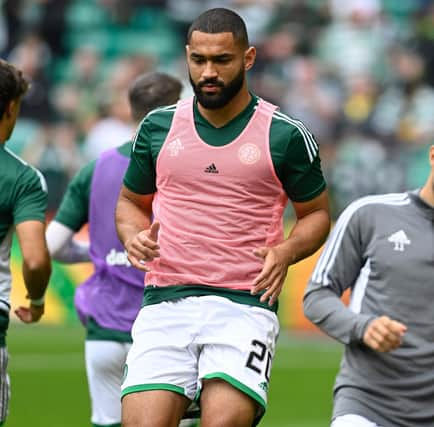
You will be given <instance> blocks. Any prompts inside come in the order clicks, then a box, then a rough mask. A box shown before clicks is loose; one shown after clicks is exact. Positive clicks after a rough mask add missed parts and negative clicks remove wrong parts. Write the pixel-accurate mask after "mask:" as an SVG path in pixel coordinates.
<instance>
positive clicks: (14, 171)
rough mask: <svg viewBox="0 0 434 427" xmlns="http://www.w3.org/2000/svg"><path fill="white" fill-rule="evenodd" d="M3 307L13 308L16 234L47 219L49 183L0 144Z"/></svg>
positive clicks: (0, 296)
mask: <svg viewBox="0 0 434 427" xmlns="http://www.w3.org/2000/svg"><path fill="white" fill-rule="evenodd" d="M0 165H1V171H0V310H2V311H6V312H8V311H9V308H10V305H9V300H10V289H11V273H10V266H9V262H10V252H11V244H12V234H13V231H14V228H15V226H16V225H17V224H19V223H22V222H24V221H41V222H45V212H46V209H47V185H46V183H45V179H44V177H43V176H42V174H41V172H39V171H38V170H37V169H35V168H34V167H33V166H30V165H29V164H27V163H26V162H25V161H24V160H22V159H20V158H19V157H18V156H16V155H15V154H13V153H12V152H11V151H10V150H9V149H8V148H6V147H5V146H4V145H2V146H0Z"/></svg>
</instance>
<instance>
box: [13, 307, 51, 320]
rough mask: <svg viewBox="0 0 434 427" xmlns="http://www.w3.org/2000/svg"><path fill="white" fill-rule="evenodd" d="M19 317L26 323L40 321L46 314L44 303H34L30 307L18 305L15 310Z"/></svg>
mask: <svg viewBox="0 0 434 427" xmlns="http://www.w3.org/2000/svg"><path fill="white" fill-rule="evenodd" d="M15 314H16V315H17V317H18V318H19V319H20V320H21V321H22V322H24V323H34V322H38V321H39V319H40V318H41V317H42V315H43V314H44V304H42V305H32V304H30V306H29V307H23V306H21V307H18V308H17V309H16V310H15Z"/></svg>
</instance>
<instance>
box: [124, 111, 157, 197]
mask: <svg viewBox="0 0 434 427" xmlns="http://www.w3.org/2000/svg"><path fill="white" fill-rule="evenodd" d="M152 131H153V130H152V123H151V121H150V120H149V118H148V117H146V118H145V119H144V120H143V122H142V123H141V124H140V126H139V128H138V130H137V133H136V136H135V139H134V142H133V145H132V148H131V159H130V163H129V165H128V168H127V170H126V172H125V176H124V185H125V186H126V187H127V188H128V189H129V190H131V191H133V192H134V193H138V194H152V193H155V191H157V188H156V172H155V161H156V159H155V156H154V155H153V154H154V153H153V151H152V136H151V135H152Z"/></svg>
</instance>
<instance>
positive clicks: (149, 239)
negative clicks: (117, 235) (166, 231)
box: [125, 221, 160, 272]
mask: <svg viewBox="0 0 434 427" xmlns="http://www.w3.org/2000/svg"><path fill="white" fill-rule="evenodd" d="M159 229H160V223H159V222H158V221H155V222H153V223H152V224H151V227H150V228H148V229H147V230H143V231H141V232H140V233H138V234H136V235H135V236H134V237H133V238H131V239H130V240H127V242H126V243H125V249H126V251H127V253H128V259H129V260H130V262H131V264H132V265H133V266H134V267H136V268H138V269H139V270H142V271H146V272H148V271H150V270H151V269H150V268H149V267H147V266H146V264H145V263H146V262H149V261H152V260H153V259H154V258H158V257H159V256H160V247H159V246H158V231H159Z"/></svg>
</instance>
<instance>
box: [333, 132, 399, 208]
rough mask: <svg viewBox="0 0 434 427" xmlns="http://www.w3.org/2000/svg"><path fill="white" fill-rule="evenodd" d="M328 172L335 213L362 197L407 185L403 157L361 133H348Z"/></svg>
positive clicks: (397, 189)
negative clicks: (390, 151) (405, 183)
mask: <svg viewBox="0 0 434 427" xmlns="http://www.w3.org/2000/svg"><path fill="white" fill-rule="evenodd" d="M326 173H327V178H328V181H329V184H330V187H331V188H332V200H333V211H334V214H335V215H337V214H338V213H340V212H342V210H343V209H344V208H345V207H346V206H348V204H349V203H350V202H352V201H353V200H355V199H356V198H358V197H361V196H365V195H367V194H380V193H384V192H388V193H390V192H398V191H401V190H403V189H404V182H405V173H404V170H403V168H402V167H401V164H400V163H399V159H398V158H397V157H396V156H395V157H392V155H391V154H390V153H389V152H388V151H387V150H386V148H385V147H384V146H383V145H382V144H381V142H380V141H378V140H374V139H370V138H367V137H365V136H363V135H361V134H356V133H351V134H348V135H345V136H344V138H343V140H342V142H341V144H340V145H339V147H338V151H337V154H336V159H335V164H334V166H333V167H332V168H331V169H329V170H328V171H327V172H326Z"/></svg>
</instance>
